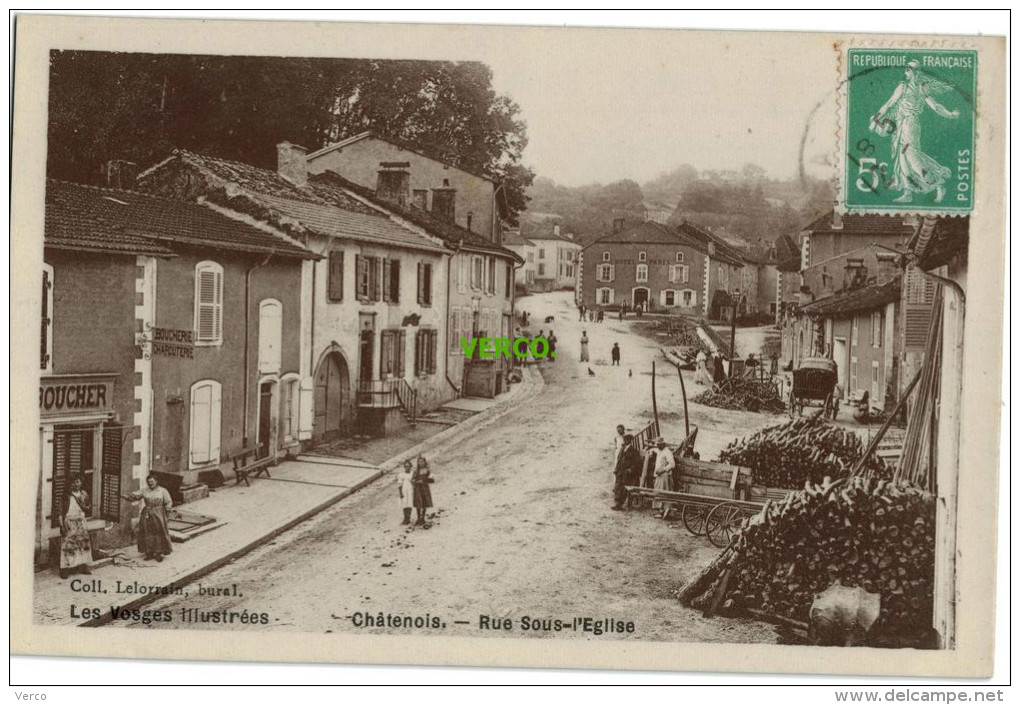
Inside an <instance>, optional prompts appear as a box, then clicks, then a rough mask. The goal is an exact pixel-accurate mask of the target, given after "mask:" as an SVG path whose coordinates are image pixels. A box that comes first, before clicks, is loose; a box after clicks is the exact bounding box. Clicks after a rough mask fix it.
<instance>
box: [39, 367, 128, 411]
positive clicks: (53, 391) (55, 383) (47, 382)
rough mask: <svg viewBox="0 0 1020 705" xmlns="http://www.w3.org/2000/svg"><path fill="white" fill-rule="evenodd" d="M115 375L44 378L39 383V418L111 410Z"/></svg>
mask: <svg viewBox="0 0 1020 705" xmlns="http://www.w3.org/2000/svg"><path fill="white" fill-rule="evenodd" d="M112 404H113V376H112V375H102V376H99V375H76V376H60V377H43V378H42V379H41V380H39V414H40V416H43V417H47V416H62V415H67V414H86V413H88V414H92V413H106V412H108V411H111V409H112Z"/></svg>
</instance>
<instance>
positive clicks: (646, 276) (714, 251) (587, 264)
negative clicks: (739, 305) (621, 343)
mask: <svg viewBox="0 0 1020 705" xmlns="http://www.w3.org/2000/svg"><path fill="white" fill-rule="evenodd" d="M741 267H743V262H742V260H741V258H740V255H739V253H738V252H736V251H735V250H734V249H733V248H732V247H730V246H729V245H727V244H726V243H723V242H722V241H721V240H719V239H718V238H716V237H714V236H713V235H711V234H710V233H708V232H706V231H703V230H701V229H700V228H698V227H696V226H695V225H693V224H692V223H690V222H688V221H683V222H681V223H679V224H677V225H665V224H662V223H656V222H652V221H645V222H643V223H640V224H637V225H633V226H631V227H626V225H625V223H624V222H623V221H622V220H619V219H617V220H616V221H614V224H613V231H612V232H611V233H609V234H608V235H604V236H602V237H600V238H598V239H596V240H594V241H593V242H591V243H589V244H588V245H587V246H585V247H584V248H583V250H582V251H581V257H580V260H579V269H580V275H579V276H580V282H581V283H580V296H579V298H580V302H581V303H583V304H584V305H585V306H587V307H589V308H593V307H602V308H607V309H614V310H615V309H619V308H625V309H632V308H633V307H635V306H637V305H643V306H645V307H646V310H649V311H667V312H670V313H679V314H686V315H690V316H697V317H701V318H713V319H721V318H723V317H725V316H726V315H727V311H728V310H730V309H731V307H732V305H733V299H734V295H736V294H739V288H740V281H741V279H740V269H741Z"/></svg>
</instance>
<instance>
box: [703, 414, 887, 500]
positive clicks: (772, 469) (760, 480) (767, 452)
mask: <svg viewBox="0 0 1020 705" xmlns="http://www.w3.org/2000/svg"><path fill="white" fill-rule="evenodd" d="M863 454H864V444H863V443H861V439H860V437H859V436H858V435H857V434H856V433H854V432H852V431H848V430H846V429H842V428H839V427H838V426H834V425H832V424H829V423H826V422H825V419H823V418H822V417H821V414H814V415H812V416H805V417H801V418H796V419H792V420H790V421H787V422H786V423H782V424H778V425H776V426H769V427H768V428H764V429H762V430H761V431H758V432H757V433H755V434H754V435H752V436H748V437H746V438H742V439H737V440H734V441H733V442H732V443H730V444H729V445H728V446H726V447H725V448H724V449H723V450H722V451H721V452H720V453H719V460H721V461H723V462H724V463H730V464H731V465H740V466H741V467H745V468H751V470H752V471H753V473H754V484H755V485H763V486H765V487H775V488H781V489H797V488H799V487H803V486H804V483H805V482H813V483H819V482H822V480H823V479H824V478H826V477H831V478H836V479H838V478H841V477H846V476H847V475H849V474H850V471H851V469H852V468H853V466H854V463H856V462H857V461H858V460H860V458H861V456H862V455H863ZM863 471H864V472H863V473H862V474H868V475H874V476H876V477H881V478H888V477H889V476H890V475H891V470H890V469H889V468H888V466H886V464H885V462H884V461H883V460H882V459H881V458H879V457H877V456H872V457H871V458H869V459H868V460H867V462H866V463H865V465H864V468H863Z"/></svg>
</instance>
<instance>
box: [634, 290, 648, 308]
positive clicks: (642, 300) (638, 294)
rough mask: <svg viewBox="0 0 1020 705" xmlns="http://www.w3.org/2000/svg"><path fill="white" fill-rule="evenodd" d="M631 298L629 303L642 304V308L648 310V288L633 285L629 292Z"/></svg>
mask: <svg viewBox="0 0 1020 705" xmlns="http://www.w3.org/2000/svg"><path fill="white" fill-rule="evenodd" d="M631 294H632V298H631V303H632V304H633V305H634V306H638V305H643V306H644V310H646V311H647V310H648V289H647V288H646V287H643V286H637V287H634V289H633V291H632V292H631Z"/></svg>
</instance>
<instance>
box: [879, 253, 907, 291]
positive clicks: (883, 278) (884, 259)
mask: <svg viewBox="0 0 1020 705" xmlns="http://www.w3.org/2000/svg"><path fill="white" fill-rule="evenodd" d="M875 259H877V260H878V273H877V275H876V279H877V281H878V283H879V284H884V283H885V282H887V281H889V280H891V279H896V278H897V277H899V276H901V275H902V274H903V271H902V270H901V269H900V256H899V255H897V254H896V253H894V252H876V253H875Z"/></svg>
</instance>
